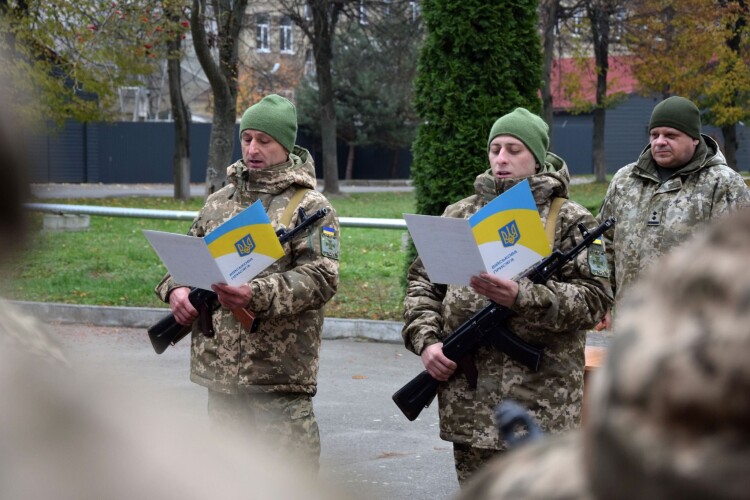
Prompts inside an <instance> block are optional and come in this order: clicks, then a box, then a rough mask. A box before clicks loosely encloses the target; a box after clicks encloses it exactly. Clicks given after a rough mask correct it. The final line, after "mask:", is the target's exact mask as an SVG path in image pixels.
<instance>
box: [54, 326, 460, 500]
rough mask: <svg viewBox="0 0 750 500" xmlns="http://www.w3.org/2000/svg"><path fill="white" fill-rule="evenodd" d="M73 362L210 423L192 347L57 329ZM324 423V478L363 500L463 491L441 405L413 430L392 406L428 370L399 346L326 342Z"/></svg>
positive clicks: (86, 329) (318, 406) (105, 331)
mask: <svg viewBox="0 0 750 500" xmlns="http://www.w3.org/2000/svg"><path fill="white" fill-rule="evenodd" d="M50 328H51V330H52V332H53V333H55V334H56V335H57V336H58V337H59V338H60V340H61V342H62V343H63V345H64V347H65V348H66V349H67V352H68V354H69V357H70V359H71V360H72V362H73V363H74V364H75V365H76V366H78V367H79V369H81V370H83V371H84V372H85V373H91V374H93V375H96V376H97V377H99V378H101V377H102V375H101V374H104V373H110V375H108V376H111V377H112V378H113V380H115V379H120V378H124V377H127V378H129V380H130V382H132V384H134V385H135V384H138V385H141V386H144V387H146V391H148V392H150V393H151V394H148V395H149V396H163V399H164V400H165V401H169V404H171V405H173V406H174V408H175V409H176V411H178V413H184V414H185V415H186V416H190V417H191V418H195V417H196V416H198V418H199V419H206V417H205V414H206V390H205V389H203V388H202V387H199V386H197V385H195V384H192V383H190V382H189V380H188V371H189V367H188V365H189V346H188V343H187V342H183V343H181V344H178V345H177V346H176V347H175V348H170V349H168V350H167V351H166V352H165V353H164V354H162V355H161V356H157V355H156V354H155V353H154V352H153V350H152V348H151V345H150V343H149V342H148V340H147V338H146V333H145V331H144V330H143V329H134V328H120V327H95V326H86V325H76V324H52V325H50ZM320 366H321V371H320V375H319V386H318V387H319V389H318V394H317V396H316V397H315V399H314V405H315V413H316V415H317V417H318V422H319V425H320V431H321V440H322V448H323V449H322V454H321V472H320V475H321V477H322V478H324V479H327V480H330V481H331V482H333V484H337V485H341V486H342V487H343V488H345V489H346V490H347V491H354V492H356V497H357V498H358V499H388V500H391V499H392V500H400V499H403V500H420V499H425V500H427V499H441V498H451V497H452V496H453V495H454V494H455V493H456V492H457V491H458V484H457V482H456V479H455V473H454V470H453V454H452V448H451V446H450V443H447V442H445V441H442V440H440V438H439V437H438V428H437V424H438V420H437V409H436V405H433V406H431V407H430V408H428V409H426V410H424V411H423V412H422V414H421V415H420V417H419V419H417V420H416V421H414V422H409V421H408V420H407V419H406V417H404V416H403V415H402V414H401V412H400V411H399V409H398V408H397V407H396V406H395V405H394V403H393V402H392V401H391V395H392V394H393V392H394V391H395V390H397V389H398V388H399V387H401V386H402V385H403V384H404V383H406V382H407V381H408V380H410V379H411V378H412V377H413V376H415V375H416V374H417V373H419V372H420V371H421V369H422V365H421V362H420V360H419V358H418V357H417V356H414V355H412V354H411V353H409V352H407V351H406V350H405V349H404V348H403V347H401V346H400V345H398V344H393V343H382V342H372V341H367V340H364V341H363V340H354V339H340V340H325V341H324V342H323V348H322V352H321V363H320Z"/></svg>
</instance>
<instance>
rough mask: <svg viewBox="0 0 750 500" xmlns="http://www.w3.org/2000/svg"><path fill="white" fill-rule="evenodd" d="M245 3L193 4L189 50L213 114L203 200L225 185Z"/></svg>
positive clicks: (234, 119)
mask: <svg viewBox="0 0 750 500" xmlns="http://www.w3.org/2000/svg"><path fill="white" fill-rule="evenodd" d="M247 1H248V0H212V1H211V2H207V0H193V3H192V8H191V12H190V31H191V34H192V40H193V48H194V50H195V54H196V56H197V58H198V61H200V64H201V67H202V68H203V72H204V73H205V74H206V78H207V79H208V81H209V83H210V85H211V92H212V97H213V106H214V113H213V119H212V122H211V135H210V137H209V144H208V160H207V166H206V196H208V195H210V194H211V193H214V192H215V191H217V190H219V189H221V187H222V186H224V185H225V184H226V167H227V166H228V165H229V164H230V163H231V161H232V154H233V150H234V141H235V140H236V137H235V135H236V134H235V124H236V122H237V78H238V64H239V62H238V61H239V44H240V30H241V29H242V21H243V18H244V14H245V9H246V7H247Z"/></svg>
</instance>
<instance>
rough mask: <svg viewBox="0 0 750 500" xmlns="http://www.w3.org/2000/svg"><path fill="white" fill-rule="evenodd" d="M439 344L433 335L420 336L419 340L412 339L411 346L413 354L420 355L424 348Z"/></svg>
mask: <svg viewBox="0 0 750 500" xmlns="http://www.w3.org/2000/svg"><path fill="white" fill-rule="evenodd" d="M438 342H440V340H438V338H437V337H435V336H434V335H423V336H420V337H419V339H412V342H411V345H412V346H414V352H415V353H416V354H417V355H418V356H421V355H422V351H424V350H425V348H427V347H429V346H431V345H432V344H437V343H438Z"/></svg>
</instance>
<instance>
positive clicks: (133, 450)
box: [0, 346, 343, 500]
mask: <svg viewBox="0 0 750 500" xmlns="http://www.w3.org/2000/svg"><path fill="white" fill-rule="evenodd" d="M74 368H75V367H74ZM62 371H64V372H65V373H64V374H63V373H61V372H62ZM74 371H75V370H74V369H73V370H71V369H65V370H62V369H61V368H59V367H56V366H53V365H51V364H47V363H39V361H38V357H36V356H32V355H31V354H30V353H28V352H26V351H23V350H20V349H15V348H8V347H7V346H3V348H1V349H0V397H2V401H3V403H2V405H0V498H2V499H3V500H26V499H52V498H54V499H56V500H102V499H107V500H134V499H138V498H148V499H152V500H158V499H163V500H173V499H181V500H190V499H194V500H205V499H208V498H221V499H237V500H240V499H242V500H247V499H258V500H261V499H262V500H266V499H302V498H304V499H329V498H333V499H335V498H343V497H341V496H339V495H338V493H335V492H333V491H332V490H330V489H326V488H325V487H324V486H323V485H322V484H321V483H319V482H316V481H313V480H311V479H310V476H309V473H304V472H302V470H303V469H302V468H301V467H300V466H299V464H295V463H292V462H289V461H286V462H283V463H282V462H279V461H275V460H273V459H272V458H270V453H267V452H266V447H265V445H264V444H262V443H261V442H257V443H256V444H255V446H254V447H253V448H252V449H248V448H247V447H246V446H241V444H240V441H239V440H238V439H237V438H236V437H233V436H231V435H224V434H222V433H217V432H215V431H214V432H211V431H209V429H208V428H207V426H205V425H204V426H197V425H196V422H195V421H188V420H187V419H186V418H184V417H185V416H184V415H183V416H180V415H179V414H176V413H174V414H172V413H170V412H168V411H166V408H165V406H168V405H165V404H164V402H163V401H160V402H159V404H156V402H149V401H147V400H145V399H144V398H143V396H142V394H143V393H147V392H148V390H147V389H146V390H143V391H140V393H141V394H138V393H136V391H135V390H134V388H133V387H132V381H131V384H130V385H131V387H130V388H129V390H125V389H124V387H125V385H124V384H125V383H126V381H119V382H118V381H117V380H113V378H112V377H111V376H110V374H106V373H102V374H99V376H98V377H97V378H98V379H102V380H107V383H106V385H105V384H101V383H98V380H97V381H96V382H94V381H91V380H86V379H85V378H83V377H80V376H77V375H80V374H75V373H71V372H74ZM144 389H145V388H144Z"/></svg>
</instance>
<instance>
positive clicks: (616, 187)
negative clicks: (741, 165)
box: [599, 135, 750, 299]
mask: <svg viewBox="0 0 750 500" xmlns="http://www.w3.org/2000/svg"><path fill="white" fill-rule="evenodd" d="M702 139H703V140H702V141H701V142H700V144H699V145H698V148H697V150H696V154H695V155H694V157H693V159H692V160H691V161H690V162H689V163H688V164H687V165H686V166H685V167H683V168H681V169H679V170H675V173H674V174H673V175H672V176H671V177H670V178H669V179H667V180H665V181H664V182H662V181H661V180H660V179H659V175H658V173H657V170H656V166H655V163H654V161H653V157H652V156H651V147H650V145H649V146H648V147H646V149H644V150H643V152H642V153H641V155H640V157H639V158H638V161H636V162H635V163H631V164H629V165H626V166H625V167H623V168H621V169H620V170H618V171H617V173H616V174H615V175H614V177H613V179H612V182H611V183H610V185H609V188H608V189H607V194H606V196H605V198H604V201H603V202H602V206H601V209H600V212H599V220H604V219H605V218H608V217H613V216H614V217H615V218H616V219H617V224H615V227H614V229H612V230H610V231H609V232H608V233H607V234H605V235H604V242H605V249H606V251H607V260H608V262H609V266H610V279H611V280H612V285H613V288H614V291H615V294H616V297H617V298H618V299H619V297H620V292H621V291H622V290H624V289H626V288H627V287H628V286H629V285H630V284H631V283H633V282H634V281H635V280H636V278H637V277H638V276H639V275H640V274H641V273H642V272H643V271H644V270H645V269H647V268H648V267H649V266H650V265H651V264H652V263H653V262H655V261H656V260H657V259H658V258H659V257H661V256H662V255H663V254H665V253H666V252H668V251H669V250H670V249H672V248H674V247H676V246H677V245H680V244H681V243H683V242H684V241H686V240H687V239H688V238H689V237H690V236H691V235H693V234H695V233H696V232H697V231H698V230H699V229H700V228H702V227H703V225H704V223H706V222H708V221H710V220H712V219H716V218H717V217H720V216H721V215H723V214H725V213H727V212H729V211H731V210H736V209H738V208H742V207H745V206H750V191H748V187H747V185H746V184H745V181H744V180H743V179H742V177H741V176H740V175H739V174H738V173H737V172H735V171H734V170H732V169H731V168H729V167H728V166H727V165H726V160H725V159H724V156H723V155H722V154H721V151H719V147H718V145H717V144H716V141H714V140H713V139H711V138H710V137H708V136H706V135H703V136H702ZM656 222H658V224H656Z"/></svg>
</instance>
